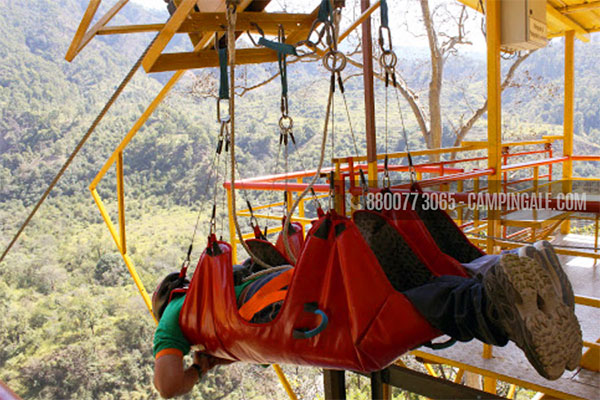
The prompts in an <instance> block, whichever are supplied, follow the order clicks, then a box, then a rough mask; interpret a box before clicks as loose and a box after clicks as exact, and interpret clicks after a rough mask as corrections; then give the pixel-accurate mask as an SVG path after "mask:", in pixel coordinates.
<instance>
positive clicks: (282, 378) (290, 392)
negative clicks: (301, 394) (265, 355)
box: [273, 364, 298, 400]
mask: <svg viewBox="0 0 600 400" xmlns="http://www.w3.org/2000/svg"><path fill="white" fill-rule="evenodd" d="M273 369H274V370H275V373H276V374H277V377H278V378H279V380H280V381H281V384H282V385H283V388H284V389H285V391H286V392H287V394H288V396H289V398H290V399H292V400H297V399H298V398H297V397H296V394H295V393H294V391H293V390H292V386H291V385H290V383H289V382H288V380H287V378H286V377H285V375H284V374H283V371H282V370H281V367H280V366H279V365H277V364H273Z"/></svg>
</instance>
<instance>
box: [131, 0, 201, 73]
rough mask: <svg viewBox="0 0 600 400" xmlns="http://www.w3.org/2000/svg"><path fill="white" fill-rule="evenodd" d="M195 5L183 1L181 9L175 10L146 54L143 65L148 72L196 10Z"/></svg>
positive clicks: (192, 0) (190, 1)
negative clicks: (191, 13)
mask: <svg viewBox="0 0 600 400" xmlns="http://www.w3.org/2000/svg"><path fill="white" fill-rule="evenodd" d="M195 5H196V0H183V1H182V2H181V4H180V5H179V7H177V9H176V10H175V12H174V13H173V15H171V18H170V19H169V21H167V23H166V24H165V26H164V27H163V29H162V30H161V31H160V34H159V35H158V37H157V38H156V40H155V41H154V44H153V45H152V47H151V48H150V50H148V54H146V57H144V60H143V61H142V65H143V67H144V69H145V70H146V72H148V71H149V70H150V69H151V68H152V66H153V65H154V63H155V62H156V60H157V59H158V57H159V56H160V55H161V53H162V52H163V50H164V49H165V47H167V45H168V44H169V42H170V41H171V38H172V37H173V35H175V33H176V32H177V30H178V29H179V27H180V26H181V24H182V23H183V22H184V21H185V20H186V18H187V17H188V14H189V13H190V11H192V8H194V6H195Z"/></svg>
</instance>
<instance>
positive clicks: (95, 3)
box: [65, 0, 102, 62]
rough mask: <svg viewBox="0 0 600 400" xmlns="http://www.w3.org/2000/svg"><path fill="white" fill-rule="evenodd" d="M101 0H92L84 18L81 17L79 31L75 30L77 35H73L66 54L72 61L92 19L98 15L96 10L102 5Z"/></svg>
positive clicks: (66, 57) (67, 58) (68, 59)
mask: <svg viewBox="0 0 600 400" xmlns="http://www.w3.org/2000/svg"><path fill="white" fill-rule="evenodd" d="M101 1H102V0H90V2H89V4H88V6H87V9H86V10H85V13H84V14H83V18H81V22H80V23H79V27H78V28H77V31H75V36H74V37H73V40H72V41H71V45H70V46H69V49H68V50H67V54H66V55H65V60H67V61H69V62H70V61H73V58H75V55H76V54H77V48H78V47H79V44H80V43H81V41H82V40H83V37H84V36H85V33H86V32H87V29H88V27H89V26H90V24H91V23H92V20H93V19H94V15H96V11H98V7H99V6H100V2H101Z"/></svg>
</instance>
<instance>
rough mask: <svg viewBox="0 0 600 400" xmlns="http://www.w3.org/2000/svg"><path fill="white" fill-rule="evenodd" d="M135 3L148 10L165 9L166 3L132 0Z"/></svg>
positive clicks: (155, 0)
mask: <svg viewBox="0 0 600 400" xmlns="http://www.w3.org/2000/svg"><path fill="white" fill-rule="evenodd" d="M131 1H132V2H133V3H137V4H140V5H143V6H144V7H148V8H160V9H164V8H165V2H164V1H163V0H131Z"/></svg>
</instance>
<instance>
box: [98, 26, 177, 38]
mask: <svg viewBox="0 0 600 400" xmlns="http://www.w3.org/2000/svg"><path fill="white" fill-rule="evenodd" d="M164 27H165V24H140V25H122V26H104V27H102V28H100V29H98V32H97V33H96V34H97V35H121V34H126V33H145V32H160V31H161V30H162V29H163V28H164ZM179 32H181V30H180V31H179Z"/></svg>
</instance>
